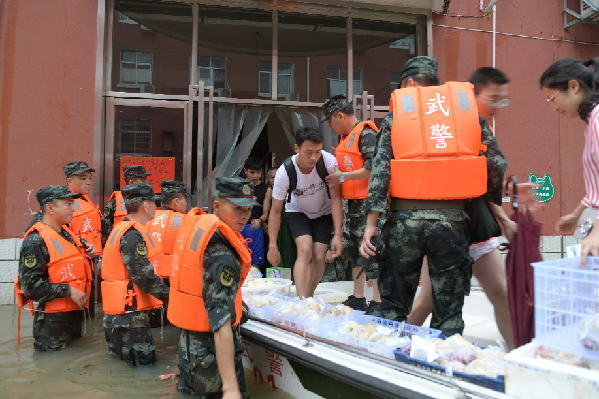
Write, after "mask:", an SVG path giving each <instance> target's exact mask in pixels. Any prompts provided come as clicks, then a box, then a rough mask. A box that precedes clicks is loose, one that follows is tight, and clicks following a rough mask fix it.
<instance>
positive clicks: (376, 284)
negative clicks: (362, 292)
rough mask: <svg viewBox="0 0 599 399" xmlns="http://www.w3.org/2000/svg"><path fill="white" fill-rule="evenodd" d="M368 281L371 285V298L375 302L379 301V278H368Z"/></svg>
mask: <svg viewBox="0 0 599 399" xmlns="http://www.w3.org/2000/svg"><path fill="white" fill-rule="evenodd" d="M371 281H372V283H371ZM368 283H369V285H370V286H371V287H372V300H373V301H375V302H381V291H379V279H378V278H373V279H371V280H368Z"/></svg>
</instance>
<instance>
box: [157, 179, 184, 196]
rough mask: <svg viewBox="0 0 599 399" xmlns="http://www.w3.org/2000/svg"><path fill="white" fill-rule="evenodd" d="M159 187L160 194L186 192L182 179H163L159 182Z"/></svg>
mask: <svg viewBox="0 0 599 399" xmlns="http://www.w3.org/2000/svg"><path fill="white" fill-rule="evenodd" d="M160 189H161V191H162V194H165V193H172V194H187V187H186V186H185V183H183V182H182V181H176V180H163V181H162V183H160Z"/></svg>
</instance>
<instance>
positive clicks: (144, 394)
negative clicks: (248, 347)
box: [0, 305, 292, 399]
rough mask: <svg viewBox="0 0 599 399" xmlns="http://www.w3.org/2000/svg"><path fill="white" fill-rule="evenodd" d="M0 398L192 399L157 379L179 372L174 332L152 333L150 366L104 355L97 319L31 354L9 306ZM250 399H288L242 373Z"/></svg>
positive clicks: (1, 344) (26, 317)
mask: <svg viewBox="0 0 599 399" xmlns="http://www.w3.org/2000/svg"><path fill="white" fill-rule="evenodd" d="M0 320H1V323H0V398H19V399H25V398H27V399H36V398H61V399H62V398H64V399H71V398H73V399H79V398H85V399H100V398H111V399H120V398H177V399H179V398H191V397H192V396H188V395H184V394H181V393H178V392H177V390H176V378H174V377H171V378H170V379H167V380H162V379H161V378H160V375H164V374H170V373H178V367H177V343H178V340H179V330H178V329H177V328H175V327H172V326H168V327H164V339H163V340H162V341H161V339H160V328H155V329H153V330H152V333H153V336H154V341H155V343H156V353H157V357H158V361H157V362H156V363H155V364H154V365H152V366H143V367H131V366H129V365H127V364H126V363H125V362H123V361H121V360H119V359H117V358H115V357H112V356H108V354H107V353H106V342H105V340H104V330H103V328H102V317H101V316H99V317H97V318H96V319H92V320H91V321H90V320H88V321H87V323H86V331H85V334H84V335H83V337H82V338H80V339H78V340H75V341H73V343H72V344H71V345H70V346H68V347H67V349H66V350H64V351H59V352H50V353H45V352H37V351H34V350H33V338H32V336H31V325H32V320H33V318H32V317H31V315H30V314H29V313H23V315H22V316H21V344H20V345H17V312H16V308H15V307H14V306H11V305H2V306H0ZM246 382H247V384H248V388H249V391H250V394H251V395H252V398H266V399H288V398H292V396H290V395H288V394H286V393H285V392H282V391H271V390H270V388H269V385H267V384H260V383H259V382H258V381H256V380H254V377H253V375H252V374H251V373H248V372H247V371H246Z"/></svg>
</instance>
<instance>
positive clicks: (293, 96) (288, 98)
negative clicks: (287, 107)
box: [282, 93, 299, 101]
mask: <svg viewBox="0 0 599 399" xmlns="http://www.w3.org/2000/svg"><path fill="white" fill-rule="evenodd" d="M282 97H283V98H284V99H285V101H299V94H297V93H292V94H287V95H285V96H282Z"/></svg>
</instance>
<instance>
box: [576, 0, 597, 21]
mask: <svg viewBox="0 0 599 399" xmlns="http://www.w3.org/2000/svg"><path fill="white" fill-rule="evenodd" d="M598 12H599V0H580V17H581V18H582V19H585V18H589V17H591V16H592V15H593V14H595V13H598ZM593 19H594V20H596V19H599V15H597V16H595V18H593Z"/></svg>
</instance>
